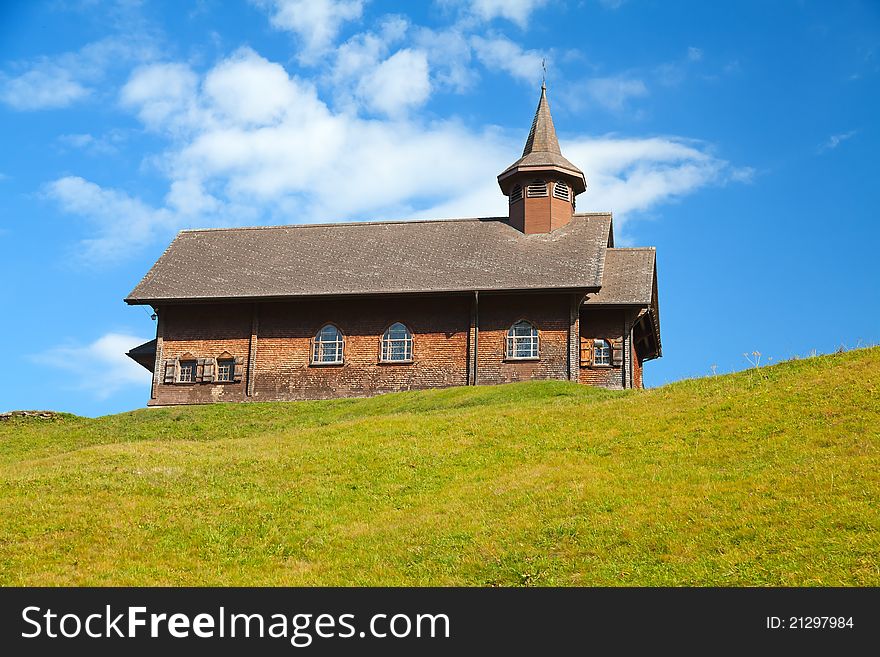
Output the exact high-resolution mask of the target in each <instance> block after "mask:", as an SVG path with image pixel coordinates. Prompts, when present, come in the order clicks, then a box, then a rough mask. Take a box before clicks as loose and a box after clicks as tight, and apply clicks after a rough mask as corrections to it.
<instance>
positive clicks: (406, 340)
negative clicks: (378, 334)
mask: <svg viewBox="0 0 880 657" xmlns="http://www.w3.org/2000/svg"><path fill="white" fill-rule="evenodd" d="M412 359H413V337H412V333H411V332H410V330H409V329H408V328H407V327H406V326H404V325H403V324H401V323H400V322H396V323H394V324H392V325H391V326H389V327H388V329H387V330H386V331H385V333H384V334H383V335H382V351H381V354H380V360H381V361H382V362H383V363H406V362H409V361H411V360H412Z"/></svg>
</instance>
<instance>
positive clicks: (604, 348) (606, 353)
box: [593, 340, 611, 367]
mask: <svg viewBox="0 0 880 657" xmlns="http://www.w3.org/2000/svg"><path fill="white" fill-rule="evenodd" d="M593 365H606V366H609V367H610V366H611V345H610V344H609V343H608V340H593Z"/></svg>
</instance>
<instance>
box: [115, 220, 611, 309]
mask: <svg viewBox="0 0 880 657" xmlns="http://www.w3.org/2000/svg"><path fill="white" fill-rule="evenodd" d="M609 243H611V215H610V214H605V213H601V214H600V213H596V214H576V215H574V217H573V219H572V221H571V223H570V224H568V225H567V226H564V227H562V228H558V229H557V230H554V231H553V232H551V233H542V234H534V235H525V234H523V233H521V232H520V231H518V230H516V229H515V228H513V227H512V226H510V225H509V224H508V223H507V218H506V217H501V218H499V217H494V218H480V219H455V220H440V221H403V222H365V223H337V224H311V225H309V224H304V225H294V226H274V227H262V228H225V229H207V230H185V231H181V232H180V233H178V235H177V237H176V238H175V239H174V241H173V242H172V243H171V245H170V246H169V247H168V249H167V250H166V251H165V253H163V254H162V256H161V257H160V258H159V260H158V261H157V262H156V264H155V265H153V267H152V269H150V271H149V272H148V273H147V275H146V276H145V277H144V279H143V280H142V281H141V282H140V283H139V284H138V285H137V287H135V289H134V290H132V292H131V294H129V296H128V297H127V298H126V302H127V303H130V304H152V305H156V304H158V303H168V302H175V301H210V300H217V301H219V300H229V299H280V298H288V297H305V296H342V295H348V296H353V295H380V294H430V293H439V292H467V291H473V290H485V291H503V290H552V289H558V290H588V289H595V288H598V287H599V286H600V285H601V284H602V267H603V263H604V259H605V251H606V247H607V246H608V244H609Z"/></svg>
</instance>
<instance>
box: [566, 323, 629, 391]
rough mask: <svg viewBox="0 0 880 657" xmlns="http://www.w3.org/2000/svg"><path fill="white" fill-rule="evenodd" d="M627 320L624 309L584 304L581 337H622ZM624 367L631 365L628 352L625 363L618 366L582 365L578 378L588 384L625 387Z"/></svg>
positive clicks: (608, 338)
mask: <svg viewBox="0 0 880 657" xmlns="http://www.w3.org/2000/svg"><path fill="white" fill-rule="evenodd" d="M625 321H626V317H625V315H624V312H623V311H622V310H614V309H605V308H590V307H588V306H583V307H582V308H581V321H580V330H581V337H582V338H586V339H588V340H593V339H596V338H601V339H605V340H609V341H610V340H616V339H622V338H623V337H624V330H625V328H624V324H625ZM624 367H629V354H626V358H624V362H623V364H622V365H621V366H618V367H613V366H612V367H581V368H580V377H579V379H578V380H579V381H580V383H583V384H586V385H593V386H602V387H603V388H623V387H624Z"/></svg>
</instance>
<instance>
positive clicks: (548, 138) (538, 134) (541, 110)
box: [523, 84, 562, 157]
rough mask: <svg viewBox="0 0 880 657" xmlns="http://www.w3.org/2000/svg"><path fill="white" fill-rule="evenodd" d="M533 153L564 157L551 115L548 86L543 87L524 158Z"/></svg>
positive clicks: (524, 150)
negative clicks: (553, 154)
mask: <svg viewBox="0 0 880 657" xmlns="http://www.w3.org/2000/svg"><path fill="white" fill-rule="evenodd" d="M533 151H537V152H545V153H555V154H556V155H562V151H560V150H559V140H558V139H557V138H556V127H555V126H554V125H553V117H552V116H551V115H550V103H549V102H548V101H547V85H546V84H542V85H541V99H540V100H539V101H538V109H536V110H535V118H534V119H533V120H532V129H531V130H529V138H528V139H526V146H525V148H523V157H525V156H526V155H528V154H529V153H532V152H533Z"/></svg>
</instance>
